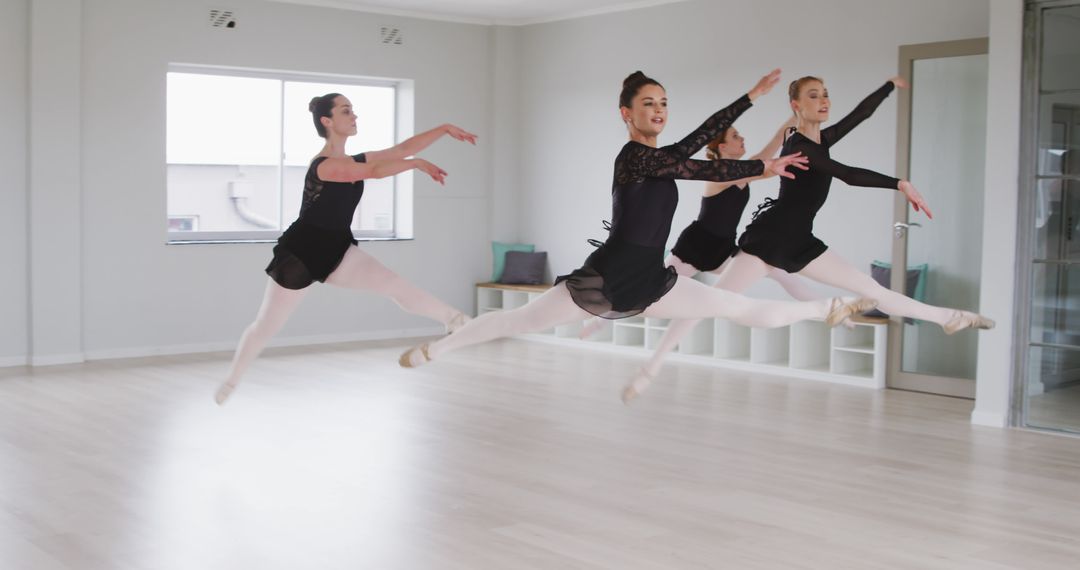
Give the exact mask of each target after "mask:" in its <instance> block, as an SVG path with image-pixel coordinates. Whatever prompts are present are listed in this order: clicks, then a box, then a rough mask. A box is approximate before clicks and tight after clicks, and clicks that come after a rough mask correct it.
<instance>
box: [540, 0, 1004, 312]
mask: <svg viewBox="0 0 1080 570" xmlns="http://www.w3.org/2000/svg"><path fill="white" fill-rule="evenodd" d="M987 29H988V28H987V5H986V2H985V0H957V1H950V2H939V1H937V0H914V1H910V2H888V1H880V0H874V1H866V0H826V1H822V2H815V3H813V5H812V6H810V5H808V4H806V3H805V2H796V1H794V0H759V1H755V2H738V3H736V2H713V1H706V0H702V1H695V2H685V3H677V4H670V5H664V6H658V7H653V8H646V9H642V10H636V11H632V12H622V13H616V14H606V15H602V16H595V17H588V18H582V19H578V20H570V21H564V22H555V23H550V24H543V25H537V26H530V27H527V28H525V29H524V30H523V35H522V46H521V50H522V62H521V87H520V89H521V100H522V109H523V110H524V112H523V113H522V124H521V132H522V133H523V135H522V147H521V154H522V157H523V160H522V163H521V164H522V166H521V169H522V172H521V176H522V191H523V195H522V198H521V202H522V208H521V209H522V212H523V213H524V215H523V217H522V229H521V233H522V235H521V237H522V238H523V239H524V240H525V241H530V242H535V243H536V244H537V246H538V248H542V249H547V250H548V251H549V252H550V254H549V255H550V259H551V264H552V267H553V268H554V270H555V272H556V273H566V272H568V271H570V270H572V269H574V268H575V267H577V266H578V265H579V264H580V263H581V262H582V261H583V260H584V258H585V256H586V255H587V254H588V253H589V252H590V251H591V250H592V248H591V247H590V246H588V245H587V244H586V243H585V238H588V237H595V238H603V237H605V235H606V234H605V233H604V232H603V231H602V229H601V227H600V220H601V219H604V218H608V217H609V216H610V214H611V198H610V189H611V176H612V163H613V159H614V157H615V154H616V153H617V152H618V151H619V149H620V147H621V146H622V145H623V144H624V143H625V142H626V132H625V129H624V128H623V126H622V124H621V122H620V121H619V118H618V114H617V113H618V110H617V99H618V93H619V88H620V86H621V83H622V79H623V78H624V77H625V76H626V75H628V74H629V73H631V72H632V71H634V70H636V69H641V70H643V71H645V72H646V73H647V74H649V75H652V76H653V77H655V78H656V79H658V80H659V81H660V82H661V83H663V84H664V86H665V87H666V88H667V91H668V96H669V98H670V104H671V107H670V123H669V125H668V126H667V128H666V130H665V133H664V135H663V136H662V137H661V141H660V142H661V144H667V143H670V142H674V141H675V140H677V139H678V138H680V137H681V136H683V135H684V134H685V133H687V132H689V131H690V130H691V129H693V128H694V127H696V126H697V125H698V124H700V122H701V121H702V120H704V119H705V118H706V117H707V116H708V115H709V114H711V113H712V112H713V111H715V110H716V109H718V108H720V107H723V106H725V105H726V104H728V103H729V102H731V101H734V100H735V99H736V98H738V97H739V96H741V95H742V94H743V93H745V92H746V91H747V90H749V89H750V88H751V87H752V86H753V85H754V83H755V82H756V80H757V79H758V78H759V77H760V76H761V75H763V74H764V73H766V72H768V71H769V70H770V69H772V68H774V67H778V66H780V67H782V68H783V70H784V79H783V83H782V85H779V86H778V87H777V88H776V89H774V90H773V92H772V93H770V94H769V95H768V96H766V97H764V98H762V99H760V100H759V101H758V103H757V104H756V105H755V107H754V108H753V109H751V110H750V111H748V112H747V113H746V114H745V115H743V118H742V119H740V120H739V122H738V126H739V129H740V131H741V132H742V133H743V134H744V135H745V136H746V137H747V147H748V150H750V152H756V150H757V149H758V148H760V146H761V145H764V143H765V142H766V140H767V138H768V137H769V136H770V135H771V134H772V133H773V132H775V129H776V127H777V126H778V125H779V124H780V123H781V122H782V121H784V120H785V119H786V118H787V117H788V115H789V113H790V110H789V107H788V104H787V96H786V85H787V82H788V81H790V80H792V79H795V78H797V77H799V76H801V75H807V74H814V75H819V76H821V77H823V78H824V79H825V81H826V84H827V85H828V87H829V89H830V94H831V96H832V101H833V116H834V117H835V118H839V117H841V116H843V115H844V114H846V113H847V112H848V111H849V110H850V109H851V108H852V107H853V106H854V105H855V104H857V103H858V102H859V101H860V100H861V99H862V98H863V97H864V96H865V95H867V94H868V93H870V92H871V91H872V90H874V89H876V88H877V87H878V86H880V85H881V84H882V83H884V82H885V80H886V79H887V78H889V77H891V76H893V75H895V74H896V72H897V53H898V52H897V50H898V47H899V46H900V45H903V44H915V43H923V42H934V41H944V40H954V39H965V38H974V37H982V36H985V35H986V34H987ZM895 101H896V98H895V97H892V98H891V99H890V100H889V101H887V102H886V103H885V104H884V105H882V107H881V108H880V109H879V110H878V111H877V113H876V114H875V115H874V117H873V118H871V119H870V120H869V121H867V122H866V123H864V125H863V126H861V127H860V128H859V129H857V130H856V131H854V132H853V133H852V134H850V135H849V136H848V137H847V138H846V139H845V140H844V141H843V142H842V143H840V144H839V145H838V146H837V147H835V149H834V151H833V154H834V157H835V158H837V159H838V160H840V161H841V162H844V163H846V164H850V165H857V166H862V167H866V168H871V169H874V170H878V171H881V172H885V173H892V172H894V171H895V162H896V158H895V157H896V153H895V146H896V103H895ZM702 186H703V185H702V183H697V182H680V183H679V187H680V189H681V191H682V192H681V198H682V199H681V203H680V206H679V210H678V213H677V214H676V218H675V223H674V225H673V229H672V235H671V241H670V242H669V245H670V244H673V243H674V240H675V238H676V237H677V236H678V232H679V231H680V230H681V229H682V227H684V226H685V225H686V224H687V223H688V222H689V221H690V220H691V219H693V217H694V216H695V215H696V213H697V209H698V205H699V196H700V190H701V189H702ZM776 187H777V183H776V182H775V180H773V181H766V182H761V183H757V184H755V185H754V186H753V196H752V198H751V203H750V206H749V207H748V208H747V212H746V214H745V216H744V220H743V221H744V223H745V222H747V221H749V217H750V214H751V213H752V212H753V210H754V209H755V207H756V205H757V203H758V202H760V201H761V199H762V198H763V197H764V196H766V195H775V192H776ZM832 192H833V194H832V195H831V197H830V199H829V202H828V203H827V204H826V205H825V207H824V208H823V209H822V211H821V213H820V214H819V215H818V218H817V223H816V226H815V233H817V235H818V236H820V237H821V238H822V239H823V240H824V241H825V243H827V244H829V245H830V246H831V247H832V248H833V249H834V250H835V251H836V252H838V253H839V254H841V255H843V256H844V257H845V258H847V259H848V260H849V261H851V262H852V263H854V264H855V265H856V266H858V267H860V268H868V267H869V263H870V261H871V260H873V259H884V260H887V259H888V258H889V256H890V251H891V249H890V239H891V238H890V226H891V220H892V197H893V194H891V193H890V192H889V191H886V190H877V189H849V188H847V187H846V186H845V185H844V184H843V183H841V182H840V181H836V182H834V183H833V188H832ZM750 294H751V295H755V296H773V297H778V298H782V297H783V294H782V292H781V291H780V289H779V287H777V286H775V285H774V284H772V283H761V284H759V285H758V286H756V287H755V288H754V289H752V290H751V291H750Z"/></svg>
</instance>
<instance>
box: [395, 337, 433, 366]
mask: <svg viewBox="0 0 1080 570" xmlns="http://www.w3.org/2000/svg"><path fill="white" fill-rule="evenodd" d="M428 348H429V347H428V344H427V343H424V344H421V345H420V346H414V347H412V348H410V349H409V350H406V351H405V352H402V353H401V357H400V358H398V364H399V365H400V366H401V367H402V368H416V367H418V366H420V365H422V364H427V363H428V362H431V355H430V354H428Z"/></svg>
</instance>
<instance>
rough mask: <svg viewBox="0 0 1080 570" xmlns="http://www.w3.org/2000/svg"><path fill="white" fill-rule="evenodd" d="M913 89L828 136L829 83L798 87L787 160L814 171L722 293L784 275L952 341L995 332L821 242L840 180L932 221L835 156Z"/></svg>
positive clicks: (673, 335)
mask: <svg viewBox="0 0 1080 570" xmlns="http://www.w3.org/2000/svg"><path fill="white" fill-rule="evenodd" d="M906 86H907V83H906V81H904V79H903V78H900V77H894V78H892V79H890V80H889V81H887V82H885V84H884V85H882V86H881V87H880V88H878V89H877V90H876V91H874V92H873V93H871V94H870V96H868V97H867V98H866V99H864V100H863V101H862V102H861V103H859V105H858V106H857V107H856V108H855V110H854V111H852V112H851V113H850V114H848V115H847V116H846V117H844V118H843V119H841V120H840V121H839V122H837V123H836V124H835V125H832V126H831V127H828V128H824V129H823V128H821V125H822V123H824V122H826V121H828V119H829V110H830V102H829V92H828V90H826V89H825V83H824V82H823V81H822V80H821V79H818V78H816V77H803V78H801V79H798V80H796V81H793V82H792V83H791V86H790V87H789V89H788V97H789V99H790V102H791V109H792V111H794V113H795V116H796V118H797V119H798V128H797V131H796V132H795V133H794V134H792V135H791V137H790V138H789V139H788V140H787V142H786V143H785V144H784V149H783V151H782V152H783V153H802V155H803V156H805V157H807V158H808V159H809V161H810V162H809V166H810V171H809V172H807V173H804V174H800V175H799V176H798V177H796V178H785V179H784V180H781V181H780V194H779V196H778V197H777V198H776V200H766V201H765V202H764V203H763V204H762V205H761V206H759V208H758V212H757V214H755V216H754V220H753V222H751V223H750V225H749V226H747V228H746V231H744V232H743V234H742V236H741V237H740V239H739V248H740V251H739V253H738V254H737V255H736V256H735V257H734V258H732V260H731V263H730V266H729V267H728V268H727V269H726V270H725V271H724V273H723V274H722V275H720V278H719V280H718V281H717V282H716V284H715V286H716V287H718V288H721V289H726V290H728V291H734V292H742V291H745V290H746V289H747V288H748V287H750V285H751V284H753V283H754V282H756V281H758V280H759V279H761V278H763V277H765V276H766V275H768V274H769V273H770V272H772V271H775V270H776V269H782V270H784V271H786V272H788V273H793V274H794V273H797V274H799V275H802V276H804V277H807V278H809V279H812V280H814V281H817V282H819V283H824V284H826V285H831V286H833V287H839V288H841V289H846V290H848V291H851V292H854V293H856V294H858V295H862V296H865V297H869V298H872V299H875V300H876V301H878V303H879V307H880V309H881V310H882V311H884V312H885V313H888V314H890V315H897V316H904V317H913V318H916V319H921V320H925V321H931V322H935V323H937V324H939V325H941V326H942V328H944V329H945V332H946V333H948V334H953V333H955V332H957V331H959V330H961V329H965V328H978V329H990V328H993V327H994V321H992V320H990V319H988V318H986V317H983V316H981V315H978V314H975V313H972V312H969V311H961V310H957V309H949V308H944V307H935V306H932V305H927V304H924V303H920V302H918V301H916V300H914V299H911V298H908V297H906V296H904V295H901V294H900V293H897V292H895V291H892V290H890V289H888V288H885V287H882V286H881V285H879V284H878V283H877V282H876V281H874V280H873V279H872V278H871V277H870V276H869V275H866V274H865V273H862V272H861V271H859V270H858V269H856V268H855V267H854V266H852V265H851V264H850V263H848V262H847V261H845V260H844V259H843V258H842V257H840V256H839V255H837V254H835V253H833V252H832V251H830V250H829V249H828V246H826V245H825V244H824V243H823V242H822V241H821V240H820V239H818V238H817V237H815V236H814V233H813V227H814V216H816V215H817V212H818V210H819V209H821V206H822V205H824V204H825V199H826V198H828V196H829V187H830V185H831V184H832V180H833V178H839V179H840V180H843V181H844V182H845V183H847V184H850V185H852V186H867V187H874V188H890V189H895V190H898V191H900V192H902V193H903V194H904V196H906V197H907V199H908V202H910V203H911V205H912V208H914V210H915V211H916V212H919V211H922V212H925V213H926V215H927V217H930V218H932V217H933V215H932V214H931V212H930V209H929V208H928V207H927V205H926V201H925V200H924V199H923V197H922V195H920V194H919V192H918V190H916V189H915V187H914V186H913V185H912V184H911V182H909V181H907V180H899V179H896V178H893V177H891V176H885V175H883V174H878V173H877V172H873V171H871V170H866V169H863V168H856V167H852V166H847V165H844V164H841V163H839V162H837V161H836V160H833V158H832V157H831V155H830V153H829V150H830V148H832V146H833V145H835V144H836V143H837V142H839V141H840V139H842V138H843V137H844V135H846V134H848V133H849V132H851V130H852V129H854V128H855V127H856V126H858V125H859V123H862V122H863V121H865V120H866V119H867V118H869V117H870V116H871V115H872V114H873V113H874V111H875V110H876V109H877V108H878V106H879V105H881V103H882V101H884V100H885V98H886V97H888V96H889V94H890V93H892V91H893V89H894V88H895V87H906ZM696 322H697V321H681V322H673V323H671V325H670V326H669V327H668V330H667V331H665V333H664V336H663V338H662V339H661V341H660V345H659V346H658V347H657V349H656V352H655V353H654V354H653V356H652V358H651V359H650V360H649V362H648V363H646V365H645V366H644V367H642V368H641V369H640V370H639V371H638V373H637V375H636V376H635V377H634V378H633V379H632V380H631V381H630V383H629V384H628V387H627V390H629V391H630V392H632V393H633V394H635V395H636V393H639V392H641V391H642V390H644V389H645V387H647V386H648V385H649V383H650V382H651V381H652V379H653V378H655V377H656V374H657V372H659V370H660V367H661V366H662V365H663V359H664V356H665V355H666V354H667V353H668V352H670V351H671V350H672V349H674V348H675V346H677V345H678V343H679V340H680V339H681V338H682V337H683V336H684V335H685V334H686V333H687V332H688V331H690V330H691V329H692V328H693V326H694V324H695V323H696Z"/></svg>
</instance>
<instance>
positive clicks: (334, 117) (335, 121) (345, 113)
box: [214, 93, 476, 404]
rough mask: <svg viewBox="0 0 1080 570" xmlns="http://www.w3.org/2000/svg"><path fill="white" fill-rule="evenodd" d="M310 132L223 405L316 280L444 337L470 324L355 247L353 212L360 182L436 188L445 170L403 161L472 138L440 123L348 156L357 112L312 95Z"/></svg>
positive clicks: (344, 102) (224, 387) (336, 99)
mask: <svg viewBox="0 0 1080 570" xmlns="http://www.w3.org/2000/svg"><path fill="white" fill-rule="evenodd" d="M308 110H309V111H311V117H312V121H313V122H314V123H315V131H316V132H317V133H318V134H319V136H320V137H322V138H324V139H326V144H325V145H324V146H323V148H322V150H321V151H319V154H318V156H316V157H315V158H314V159H312V161H311V164H310V166H308V171H307V175H306V176H305V177H304V196H303V200H302V202H301V205H300V215H299V217H298V218H297V220H296V221H295V222H293V224H292V225H291V226H289V228H288V229H287V230H285V232H284V233H283V234H281V237H280V238H278V243H277V245H276V246H275V247H274V257H273V259H271V260H270V265H268V266H267V268H266V273H267V274H268V275H269V276H270V279H268V280H267V283H266V292H265V294H264V296H263V302H262V306H261V307H260V308H259V313H258V315H257V316H256V317H255V322H253V323H251V325H250V326H248V328H247V329H246V330H245V331H244V335H243V336H242V337H241V338H240V346H239V348H237V349H236V355H235V356H234V357H233V361H232V367H231V369H230V370H229V376H228V378H226V379H225V381H224V382H223V383H222V384H221V386H220V387H219V388H218V391H217V393H216V394H215V396H214V399H215V401H217V403H218V404H224V403H225V401H226V400H227V399H228V398H229V396H230V395H231V394H232V392H233V391H234V390H235V389H236V386H237V385H238V384H239V383H240V379H241V377H242V376H243V374H244V371H246V370H247V368H248V366H249V365H250V364H251V362H252V361H253V360H254V359H255V357H256V356H258V354H259V352H261V351H262V349H263V347H265V346H266V343H267V342H268V341H269V340H270V338H271V337H273V336H274V334H276V333H277V332H278V331H279V330H281V327H282V326H284V324H285V321H286V320H288V318H289V316H290V315H291V314H292V313H293V310H295V309H296V306H297V305H298V304H299V303H300V300H301V299H303V298H304V295H305V294H306V293H307V287H308V286H309V285H311V284H312V283H314V282H315V281H319V282H325V283H329V284H331V285H336V286H338V287H344V288H348V289H357V290H361V291H370V292H373V293H377V294H380V295H383V296H386V297H389V298H391V299H393V300H394V302H396V303H397V304H398V305H400V306H401V308H402V309H404V310H405V311H408V312H410V313H413V314H416V315H421V316H425V317H428V318H430V319H433V320H436V321H439V322H440V323H443V324H444V325H446V328H447V330H448V331H449V332H453V331H454V330H456V329H457V328H459V327H461V326H462V325H464V324H465V322H467V321H468V320H469V319H468V317H467V316H465V314H464V313H462V312H461V311H459V310H457V309H455V308H453V307H451V306H449V305H447V304H446V303H443V302H442V301H440V300H438V299H436V298H435V297H433V296H432V295H431V294H430V293H428V292H426V291H423V290H421V289H419V288H417V287H416V286H415V285H413V284H412V283H409V282H408V281H406V280H405V279H403V278H402V277H401V276H400V275H397V274H396V273H394V272H393V271H391V270H390V269H388V268H387V267H386V266H384V265H383V264H382V263H379V261H378V260H377V259H375V258H374V257H372V256H371V255H368V254H367V253H364V251H363V250H361V249H360V248H358V247H356V245H357V241H356V239H354V238H353V234H352V229H351V226H352V220H353V214H354V213H355V211H356V206H357V205H358V204H359V203H360V197H361V196H362V195H363V194H364V180H367V179H372V178H386V177H388V176H394V175H395V174H399V173H401V172H405V171H407V170H413V169H415V170H419V171H421V172H424V173H425V174H427V175H428V176H430V177H431V178H432V179H433V180H435V181H436V182H438V183H439V184H444V183H445V180H446V171H445V170H443V169H441V168H439V167H438V166H435V165H434V164H431V163H430V162H428V161H426V160H423V159H420V158H408V157H411V156H414V155H415V154H416V153H418V152H420V151H422V150H424V149H425V148H427V147H429V146H431V144H432V143H434V142H435V141H436V140H438V139H439V138H441V137H442V136H443V135H449V136H451V137H453V138H455V139H457V140H459V141H466V142H469V143H472V144H476V135H474V134H472V133H469V132H467V131H465V130H462V129H460V128H458V127H455V126H454V125H449V124H447V125H442V126H440V127H437V128H434V129H431V130H430V131H427V132H424V133H420V134H419V135H416V136H414V137H412V138H410V139H408V140H406V141H404V142H402V143H401V144H398V145H396V146H393V147H391V148H388V149H384V150H376V151H369V152H366V153H362V154H357V155H353V156H349V155H347V154H345V142H346V140H347V139H348V138H349V137H350V136H353V135H355V134H356V114H355V113H354V112H353V107H352V103H351V102H350V101H349V99H348V98H346V97H345V96H343V95H341V94H339V93H329V94H327V95H323V96H322V97H315V98H313V99H312V100H311V103H310V104H309V105H308Z"/></svg>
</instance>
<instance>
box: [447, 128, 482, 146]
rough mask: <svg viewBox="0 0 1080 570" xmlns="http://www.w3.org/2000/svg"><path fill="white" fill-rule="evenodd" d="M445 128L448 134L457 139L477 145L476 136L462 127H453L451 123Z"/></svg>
mask: <svg viewBox="0 0 1080 570" xmlns="http://www.w3.org/2000/svg"><path fill="white" fill-rule="evenodd" d="M443 127H444V128H445V129H446V134H448V135H450V136H452V137H454V138H455V139H457V140H459V141H465V142H469V143H472V144H476V135H474V134H472V133H470V132H469V131H466V130H465V129H463V128H461V127H457V126H454V125H451V124H450V123H447V124H445V125H443Z"/></svg>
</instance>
